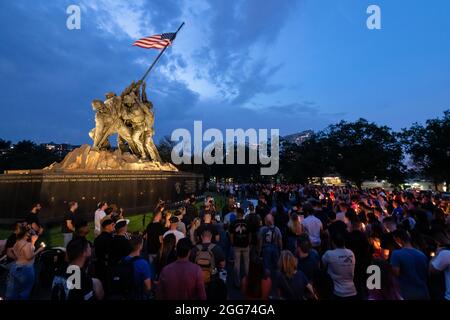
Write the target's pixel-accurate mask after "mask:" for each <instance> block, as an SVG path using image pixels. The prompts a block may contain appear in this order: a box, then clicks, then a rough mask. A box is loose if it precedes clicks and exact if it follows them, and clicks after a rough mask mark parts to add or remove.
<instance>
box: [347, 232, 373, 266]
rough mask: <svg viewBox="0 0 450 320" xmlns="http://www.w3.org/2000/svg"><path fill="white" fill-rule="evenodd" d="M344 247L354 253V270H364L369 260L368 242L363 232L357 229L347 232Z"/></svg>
mask: <svg viewBox="0 0 450 320" xmlns="http://www.w3.org/2000/svg"><path fill="white" fill-rule="evenodd" d="M345 247H346V248H347V249H350V250H352V252H353V253H354V255H355V263H356V265H355V272H359V273H362V272H365V271H366V268H367V266H368V265H369V262H370V244H369V240H368V239H367V237H366V236H365V234H364V233H363V232H361V231H359V230H355V231H352V232H350V233H348V234H347V238H346V241H345Z"/></svg>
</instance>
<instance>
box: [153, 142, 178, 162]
mask: <svg viewBox="0 0 450 320" xmlns="http://www.w3.org/2000/svg"><path fill="white" fill-rule="evenodd" d="M174 146H175V142H174V141H172V140H171V139H170V136H164V137H163V138H162V139H161V140H159V144H158V147H157V149H158V152H159V155H160V157H161V159H162V161H163V162H170V163H172V160H171V153H172V149H173V147H174Z"/></svg>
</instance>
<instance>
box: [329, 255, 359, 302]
mask: <svg viewBox="0 0 450 320" xmlns="http://www.w3.org/2000/svg"><path fill="white" fill-rule="evenodd" d="M322 263H323V264H324V267H325V268H327V272H328V274H329V275H330V277H331V279H333V283H334V294H335V295H337V296H338V297H351V296H355V295H356V288H355V284H354V283H353V276H354V272H355V255H354V254H353V252H352V251H351V250H349V249H345V248H338V249H334V250H328V251H327V252H325V254H324V255H323V257H322Z"/></svg>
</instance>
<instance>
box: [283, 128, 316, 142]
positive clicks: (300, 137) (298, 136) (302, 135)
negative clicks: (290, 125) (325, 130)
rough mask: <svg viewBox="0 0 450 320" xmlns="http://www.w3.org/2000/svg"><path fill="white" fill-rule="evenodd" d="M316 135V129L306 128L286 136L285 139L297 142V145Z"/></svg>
mask: <svg viewBox="0 0 450 320" xmlns="http://www.w3.org/2000/svg"><path fill="white" fill-rule="evenodd" d="M313 135H314V131H312V130H305V131H302V132H298V133H293V134H290V135H287V136H284V137H283V139H284V140H286V141H287V142H289V143H295V144H297V145H301V144H302V143H303V142H305V141H306V140H308V139H310V138H311V137H312V136H313Z"/></svg>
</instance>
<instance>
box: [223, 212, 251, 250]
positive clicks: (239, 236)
mask: <svg viewBox="0 0 450 320" xmlns="http://www.w3.org/2000/svg"><path fill="white" fill-rule="evenodd" d="M228 230H229V232H230V234H232V235H233V247H238V248H246V247H248V245H249V243H250V229H249V227H248V223H247V221H245V220H244V219H237V220H234V221H233V222H232V223H231V225H230V228H229V229H228Z"/></svg>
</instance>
